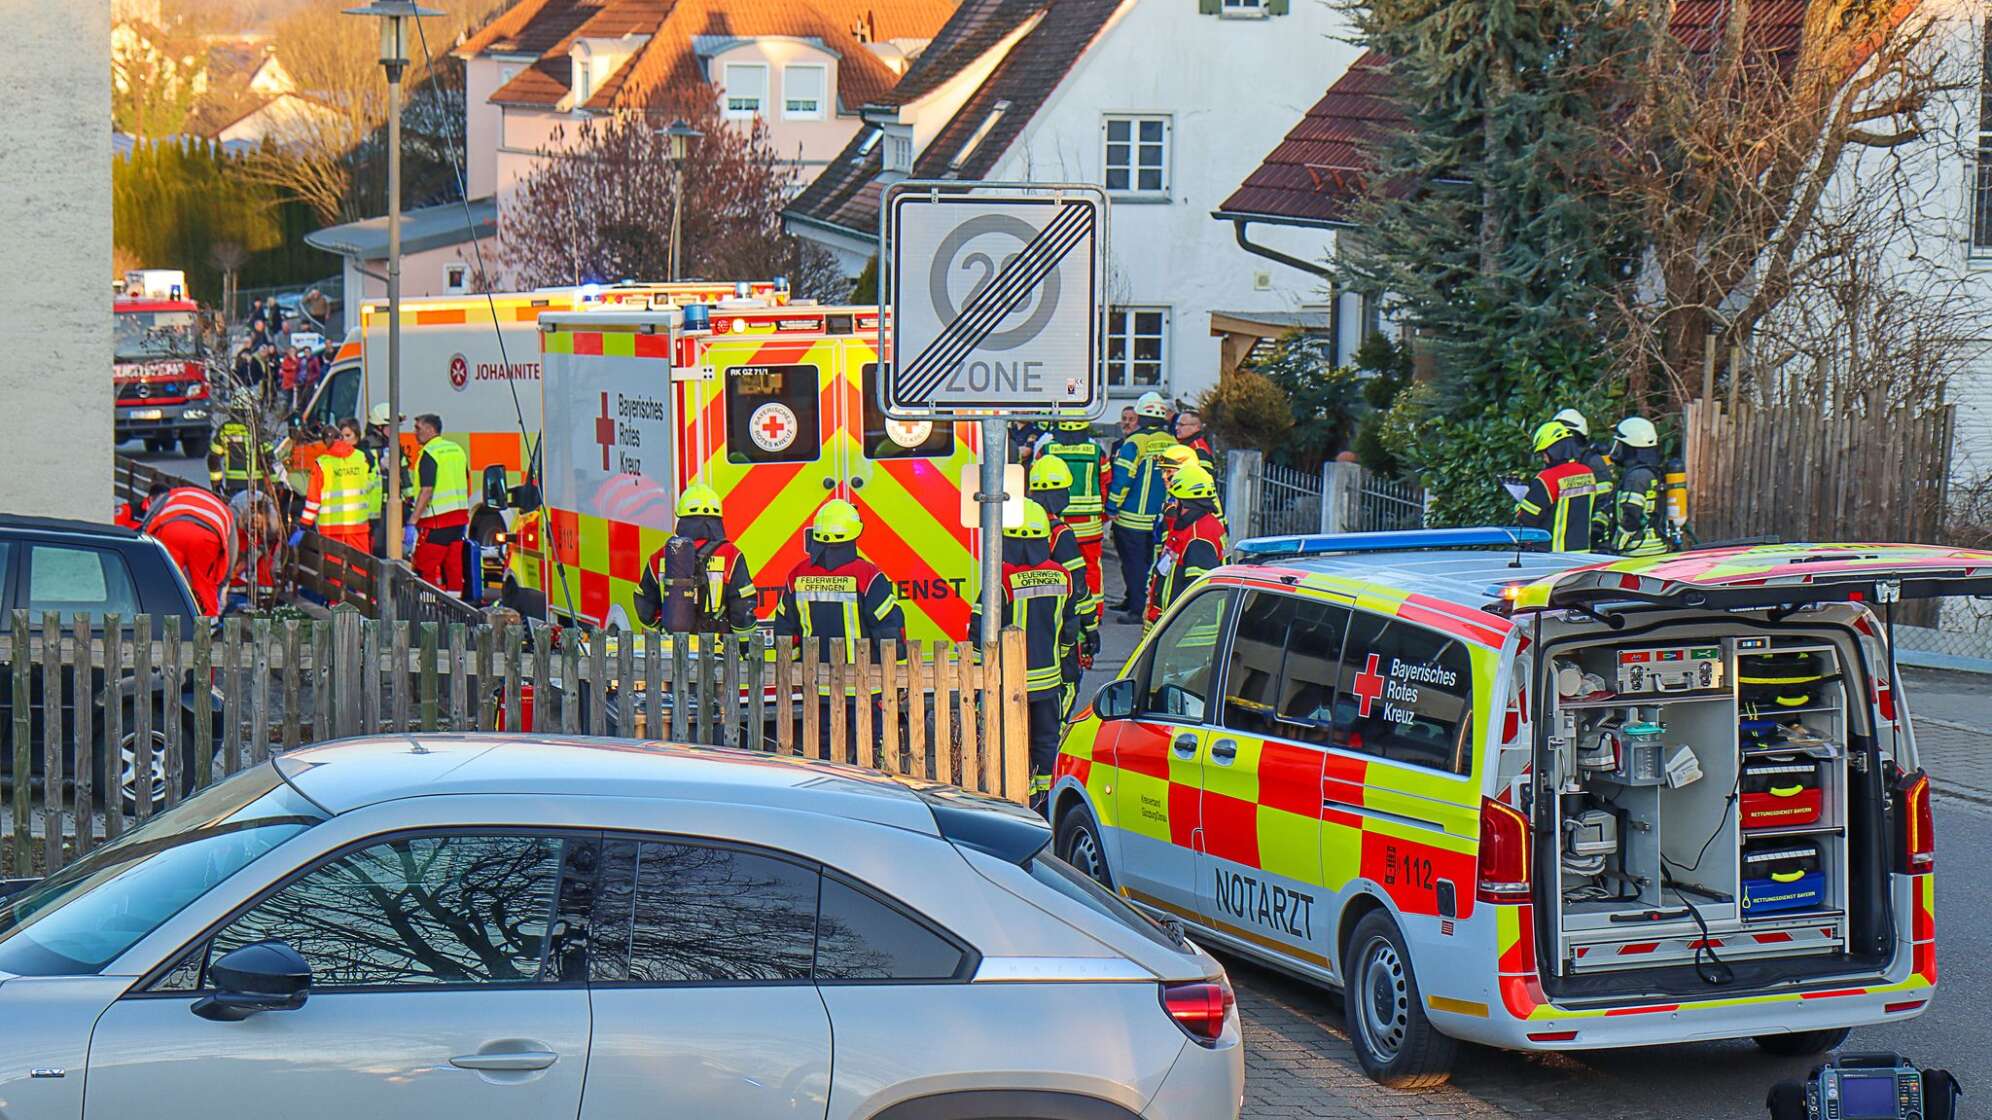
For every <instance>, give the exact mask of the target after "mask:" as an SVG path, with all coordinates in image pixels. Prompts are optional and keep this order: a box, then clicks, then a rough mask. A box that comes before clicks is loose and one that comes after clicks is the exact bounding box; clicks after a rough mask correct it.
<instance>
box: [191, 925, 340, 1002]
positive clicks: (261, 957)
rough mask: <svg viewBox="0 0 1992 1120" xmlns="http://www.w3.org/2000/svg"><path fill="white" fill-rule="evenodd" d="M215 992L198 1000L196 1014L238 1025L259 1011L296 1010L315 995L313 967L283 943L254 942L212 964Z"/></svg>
mask: <svg viewBox="0 0 1992 1120" xmlns="http://www.w3.org/2000/svg"><path fill="white" fill-rule="evenodd" d="M208 979H209V980H210V981H212V982H213V984H214V991H213V992H211V993H209V994H208V995H204V996H202V997H201V998H199V999H197V1000H195V1001H194V1006H193V1008H192V1010H193V1012H194V1014H196V1015H199V1016H200V1017H201V1018H203V1019H212V1020H214V1021H215V1022H217V1023H236V1022H240V1021H242V1020H243V1019H247V1018H248V1017H249V1016H251V1015H254V1014H256V1013H257V1012H258V1011H296V1010H297V1009H298V1008H300V1007H303V1006H304V1000H305V997H306V996H308V995H309V994H310V993H311V966H310V965H309V964H306V963H305V960H304V958H303V957H301V956H299V955H298V953H297V950H296V949H293V948H291V947H290V946H289V945H286V944H284V943H283V942H282V941H276V940H270V941H254V942H251V943H249V944H247V945H244V946H242V947H241V948H240V949H235V950H232V951H230V952H228V953H225V954H223V955H222V957H221V958H220V959H219V960H215V961H211V962H209V964H208Z"/></svg>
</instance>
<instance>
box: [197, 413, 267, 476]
mask: <svg viewBox="0 0 1992 1120" xmlns="http://www.w3.org/2000/svg"><path fill="white" fill-rule="evenodd" d="M269 462H270V449H269V448H268V447H266V446H264V445H263V443H262V441H260V440H257V439H254V438H252V436H251V435H250V432H249V425H247V424H244V423H243V422H242V421H240V420H229V421H227V422H225V423H223V424H222V426H221V427H219V428H216V429H215V432H214V439H213V440H211V441H210V442H209V443H208V482H209V483H210V484H211V485H212V486H213V487H214V488H215V489H217V490H219V489H221V488H222V487H223V486H224V485H225V486H226V487H227V488H228V489H230V490H240V489H242V488H243V487H245V486H248V485H250V484H252V483H256V482H260V481H262V480H263V479H264V478H265V477H266V476H267V475H268V474H269V469H270V466H269Z"/></svg>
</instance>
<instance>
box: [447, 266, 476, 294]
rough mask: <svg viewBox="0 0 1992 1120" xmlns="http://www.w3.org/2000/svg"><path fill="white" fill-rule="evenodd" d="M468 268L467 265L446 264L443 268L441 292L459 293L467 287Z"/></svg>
mask: <svg viewBox="0 0 1992 1120" xmlns="http://www.w3.org/2000/svg"><path fill="white" fill-rule="evenodd" d="M469 279H470V266H469V265H467V264H446V265H444V266H443V290H444V291H446V292H461V291H463V290H464V288H465V287H466V286H467V285H468V281H469Z"/></svg>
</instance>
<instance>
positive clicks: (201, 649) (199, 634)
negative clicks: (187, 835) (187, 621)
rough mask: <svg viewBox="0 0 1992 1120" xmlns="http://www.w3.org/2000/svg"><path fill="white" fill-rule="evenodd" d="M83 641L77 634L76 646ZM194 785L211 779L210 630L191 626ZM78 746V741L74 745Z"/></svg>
mask: <svg viewBox="0 0 1992 1120" xmlns="http://www.w3.org/2000/svg"><path fill="white" fill-rule="evenodd" d="M83 644H84V642H83V641H82V638H81V632H80V631H79V633H78V641H77V645H78V646H82V645H83ZM190 672H192V674H193V684H194V788H195V789H206V788H207V787H208V783H209V782H212V781H214V692H213V681H214V632H213V631H212V630H210V629H209V628H208V627H206V626H202V625H198V624H196V625H195V626H194V666H193V668H192V670H190ZM77 745H78V746H79V747H80V746H81V745H82V744H81V743H80V742H79V743H78V744H77Z"/></svg>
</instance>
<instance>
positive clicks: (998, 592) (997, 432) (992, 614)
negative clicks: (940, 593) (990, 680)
mask: <svg viewBox="0 0 1992 1120" xmlns="http://www.w3.org/2000/svg"><path fill="white" fill-rule="evenodd" d="M1009 445H1010V439H1009V436H1008V434H1007V433H1005V432H1004V431H1003V421H1001V420H999V419H995V418H993V417H991V418H986V419H984V420H983V421H982V488H981V491H980V492H979V493H977V494H976V495H975V500H976V501H978V502H980V503H982V559H981V563H982V592H981V594H982V650H983V653H982V655H983V656H984V657H994V656H996V641H997V638H998V636H999V635H1001V634H1002V632H1003V500H1004V498H1005V497H1007V495H1005V494H1004V493H1003V466H1004V464H1005V463H1006V462H1007V461H1008V459H1009V456H1008V455H1007V454H1006V452H1008V450H1009Z"/></svg>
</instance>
